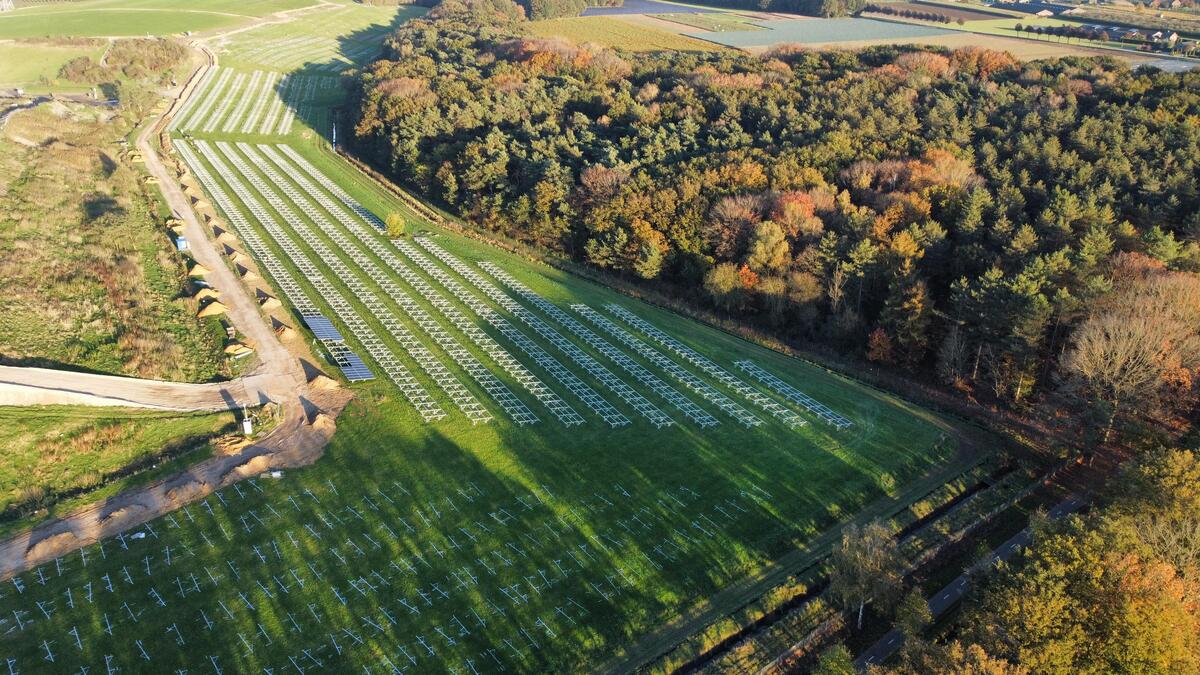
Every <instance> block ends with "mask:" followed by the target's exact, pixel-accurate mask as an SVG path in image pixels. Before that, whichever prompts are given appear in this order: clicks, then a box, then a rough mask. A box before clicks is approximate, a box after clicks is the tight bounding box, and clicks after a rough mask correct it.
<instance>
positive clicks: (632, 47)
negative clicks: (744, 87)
mask: <svg viewBox="0 0 1200 675" xmlns="http://www.w3.org/2000/svg"><path fill="white" fill-rule="evenodd" d="M687 16H716V15H711V14H689V15H687ZM643 18H645V17H641V16H634V15H631V16H619V17H618V16H612V17H609V16H582V17H573V18H568V19H546V20H543V21H533V22H531V23H530V24H529V28H530V31H531V32H532V33H533V34H534V35H537V36H539V37H547V38H548V37H564V38H567V39H568V40H572V41H574V42H595V43H597V44H602V45H606V46H608V47H615V48H617V49H625V50H628V51H632V52H643V51H661V50H677V51H692V52H702V51H715V50H718V49H721V47H720V46H719V45H715V44H712V43H711V42H706V41H703V40H697V39H694V38H690V37H687V36H684V35H680V34H678V33H675V32H671V31H667V30H663V29H660V28H657V27H654V26H650V25H646V24H644V23H641V22H637V21H636V20H637V19H643Z"/></svg>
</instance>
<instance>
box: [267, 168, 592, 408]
mask: <svg viewBox="0 0 1200 675" xmlns="http://www.w3.org/2000/svg"><path fill="white" fill-rule="evenodd" d="M279 147H280V148H281V149H282V150H283V151H284V152H287V151H289V150H291V148H289V147H287V146H279ZM259 149H260V150H261V151H262V152H263V154H264V155H266V156H267V157H269V158H270V159H271V161H272V162H274V163H275V165H276V166H278V167H279V168H280V169H282V170H283V171H284V172H285V173H287V175H288V176H290V177H291V179H292V180H293V181H295V182H296V184H297V185H299V186H300V188H301V189H302V190H303V191H305V192H306V193H307V194H308V195H309V196H310V197H312V198H314V199H316V200H317V202H319V203H320V205H321V206H322V207H323V208H324V209H325V210H326V211H327V212H328V213H330V214H331V215H332V216H333V217H334V218H335V219H337V220H338V221H339V222H341V223H342V225H343V226H345V227H346V229H347V230H349V231H350V232H351V233H352V234H353V235H354V236H355V237H357V238H358V240H359V241H360V242H361V243H362V244H363V245H365V246H366V247H367V248H368V249H369V250H370V251H371V252H372V253H374V254H375V255H376V256H377V257H378V258H379V259H380V260H382V261H383V262H384V264H386V265H387V266H388V267H390V268H391V269H392V270H393V271H394V272H396V273H397V274H398V275H399V276H400V277H401V278H402V279H403V280H404V281H405V283H407V284H408V285H409V286H410V287H412V288H413V289H414V290H415V291H416V292H417V294H418V295H420V296H421V297H423V298H424V299H425V300H426V301H428V302H429V303H430V304H431V305H432V306H433V307H434V308H435V309H436V310H437V311H438V312H439V313H440V314H441V315H442V316H443V317H445V318H446V319H447V320H448V321H449V322H450V323H451V324H452V325H453V326H454V327H455V328H457V329H459V330H460V331H461V332H462V333H463V334H464V335H466V336H467V338H468V339H470V340H471V341H472V342H473V343H474V344H476V345H477V346H478V347H479V348H480V349H482V350H483V351H484V353H485V354H487V355H488V357H489V358H490V359H492V361H494V362H495V363H496V364H498V365H499V366H500V367H501V368H503V369H504V371H505V372H507V373H508V374H509V375H511V376H512V377H513V379H515V380H516V381H517V382H518V383H519V384H520V385H521V386H522V387H524V388H525V389H526V390H527V391H529V392H530V393H531V394H533V396H534V397H535V398H537V399H538V400H539V401H541V402H542V403H543V404H544V405H545V406H546V407H547V408H548V409H549V410H550V411H551V414H553V415H554V416H555V417H557V418H558V419H559V421H561V422H563V423H564V424H566V425H568V426H571V425H575V424H582V423H583V417H582V416H580V415H579V413H577V412H575V411H574V410H573V409H572V408H571V406H569V405H568V404H567V403H566V401H563V400H562V398H561V397H560V396H559V395H558V394H556V393H555V392H554V391H553V390H551V389H550V388H549V387H547V386H546V385H545V384H543V383H542V381H541V380H540V379H538V377H537V376H536V375H534V374H533V373H531V372H529V370H528V369H527V368H525V366H523V365H522V364H521V363H520V362H519V361H517V360H516V359H515V358H513V356H512V355H511V354H510V353H509V352H508V351H507V350H505V349H504V348H503V347H501V346H500V344H499V343H497V342H496V341H495V340H494V339H492V338H491V336H489V335H488V334H487V333H485V332H483V330H481V329H480V328H479V326H477V325H476V324H475V322H473V321H471V320H470V319H469V318H467V316H466V315H464V314H463V313H462V312H461V311H459V310H458V308H457V307H455V306H454V305H453V304H452V303H451V302H450V301H449V300H448V299H446V298H445V297H444V296H442V295H441V294H440V293H438V292H437V291H435V290H434V289H433V287H432V286H430V285H429V284H428V283H426V281H425V280H424V278H422V277H421V276H420V275H419V274H417V273H416V272H415V271H414V270H413V269H412V268H410V267H409V266H408V265H406V264H404V262H403V261H401V260H400V257H399V256H398V255H396V251H395V249H394V247H393V246H392V245H391V244H389V243H387V242H384V241H383V240H381V239H380V238H379V237H378V236H376V235H375V234H374V233H373V232H372V231H371V230H370V229H369V228H368V227H366V226H364V225H363V224H362V219H361V218H360V219H358V220H356V219H355V218H354V217H353V216H351V215H350V214H348V213H347V212H346V211H345V210H344V209H343V208H341V206H339V205H337V204H336V203H334V201H333V200H332V199H330V198H329V197H328V196H326V194H325V191H322V190H320V189H318V187H317V186H316V185H314V184H313V183H312V182H310V181H309V180H308V178H306V175H307V176H311V177H312V178H313V180H316V181H317V182H318V183H320V184H321V186H322V187H324V188H325V190H326V191H328V192H329V193H331V194H334V195H337V194H338V193H339V192H340V193H341V196H340V197H339V199H342V200H343V203H345V205H346V206H348V207H349V208H351V210H353V211H355V213H358V212H359V209H361V205H359V204H358V202H356V201H354V200H353V199H351V198H350V196H349V195H346V194H345V193H344V192H341V190H340V189H336V190H335V189H332V188H336V186H335V185H334V183H333V182H332V181H330V180H329V179H328V178H327V177H326V176H324V175H323V174H321V173H320V171H318V170H317V169H316V168H315V167H313V166H312V165H311V164H309V163H308V162H307V160H304V159H303V158H301V157H299V156H298V155H295V154H294V152H292V153H289V155H290V156H292V157H294V158H297V159H298V160H299V161H294V160H289V159H286V158H284V157H282V156H281V155H280V154H279V153H278V152H276V149H275V146H269V145H263V146H259ZM355 207H358V208H355ZM362 210H363V211H365V209H362ZM367 213H370V212H367ZM372 218H373V220H372V221H368V222H371V223H372V224H374V223H375V222H377V221H378V219H377V218H374V216H372ZM378 226H379V227H382V223H379V225H378ZM396 293H397V294H398V295H396V294H393V298H395V299H397V300H398V301H400V302H401V304H402V305H405V306H407V308H408V310H409V311H410V313H412V314H414V315H423V318H422V319H421V320H422V321H423V322H425V323H426V324H427V325H428V324H432V322H433V319H432V317H429V316H428V314H427V313H426V312H425V311H424V309H423V308H421V307H420V305H419V304H418V303H416V301H415V300H414V299H413V298H412V297H411V296H410V295H408V294H407V293H403V292H400V291H399V290H398V289H397V291H396ZM432 329H434V327H433V326H431V330H432ZM436 330H441V328H440V326H436ZM458 349H462V347H461V346H459V347H458ZM464 351H465V350H464ZM476 363H478V362H476ZM479 366H482V364H479ZM473 367H474V366H473ZM488 376H489V377H492V376H491V375H490V373H488ZM481 377H482V375H481ZM492 379H494V380H495V382H496V383H497V384H499V385H500V386H501V387H503V386H504V385H503V383H501V382H500V381H499V380H498V379H496V378H494V377H492ZM488 391H489V393H490V394H491V395H492V396H493V398H496V399H497V401H498V402H499V403H500V404H501V406H502V407H505V408H506V410H508V411H509V414H510V416H512V417H513V419H514V420H516V421H517V422H518V423H519V424H524V423H532V422H535V421H537V416H536V415H534V414H533V412H532V411H530V410H529V409H528V408H525V407H524V404H523V403H521V402H520V400H519V399H517V398H516V396H515V395H513V394H512V392H511V391H508V389H507V387H504V388H503V389H500V388H499V387H496V388H494V389H489V390H488Z"/></svg>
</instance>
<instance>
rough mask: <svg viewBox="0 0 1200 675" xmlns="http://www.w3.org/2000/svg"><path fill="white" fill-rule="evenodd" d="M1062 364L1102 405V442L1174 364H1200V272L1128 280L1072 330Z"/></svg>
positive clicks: (1149, 398)
mask: <svg viewBox="0 0 1200 675" xmlns="http://www.w3.org/2000/svg"><path fill="white" fill-rule="evenodd" d="M1064 365H1065V366H1066V370H1067V372H1069V373H1071V374H1073V375H1075V376H1076V377H1078V378H1080V379H1082V380H1083V382H1084V383H1085V384H1086V387H1087V389H1088V390H1089V391H1090V392H1091V394H1092V395H1093V396H1094V397H1095V398H1096V399H1098V400H1099V401H1101V402H1103V403H1104V404H1105V405H1106V406H1107V418H1108V421H1107V424H1106V426H1105V431H1104V441H1105V442H1107V441H1108V439H1109V436H1110V435H1111V434H1112V429H1113V424H1114V422H1115V421H1116V418H1117V415H1118V414H1120V413H1121V412H1122V411H1123V410H1124V409H1126V408H1127V407H1128V406H1132V405H1136V404H1141V403H1147V402H1151V401H1153V400H1154V399H1155V398H1156V397H1157V395H1158V394H1159V393H1160V392H1161V391H1162V389H1163V388H1164V386H1165V385H1166V383H1167V381H1168V379H1167V378H1168V375H1170V373H1171V372H1172V371H1173V370H1178V369H1185V370H1192V369H1195V368H1197V367H1200V277H1196V276H1195V275H1191V274H1186V273H1156V274H1152V275H1147V276H1146V277H1144V278H1139V279H1134V280H1130V281H1127V282H1126V285H1125V286H1124V287H1123V288H1121V289H1119V290H1117V291H1115V292H1114V293H1113V295H1112V297H1111V298H1110V301H1109V302H1106V303H1103V305H1101V306H1099V307H1098V308H1097V309H1096V310H1094V311H1093V312H1092V314H1091V315H1090V316H1089V317H1088V318H1087V319H1086V320H1085V321H1084V322H1083V324H1082V325H1081V326H1080V327H1079V328H1078V329H1077V330H1076V331H1075V335H1074V339H1073V346H1072V348H1071V350H1070V351H1068V352H1067V354H1066V356H1065V358H1064Z"/></svg>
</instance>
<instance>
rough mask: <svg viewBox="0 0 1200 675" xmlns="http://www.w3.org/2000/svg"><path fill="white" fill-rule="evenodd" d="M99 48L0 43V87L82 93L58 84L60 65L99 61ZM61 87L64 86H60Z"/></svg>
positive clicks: (78, 86)
mask: <svg viewBox="0 0 1200 675" xmlns="http://www.w3.org/2000/svg"><path fill="white" fill-rule="evenodd" d="M103 53H104V46H103V45H92V46H73V45H54V44H45V43H37V42H0V87H22V88H24V89H29V90H34V89H40V88H41V87H43V86H45V87H48V88H51V89H53V90H55V91H62V90H63V89H64V88H75V89H86V88H88V87H85V86H81V85H78V84H75V83H59V82H58V81H57V78H58V71H59V69H60V68H62V66H63V64H64V63H66V62H67V61H70V60H71V59H73V58H76V57H79V56H90V57H92V59H93V60H95V59H99V58H100V55H101V54H103ZM62 85H65V86H62Z"/></svg>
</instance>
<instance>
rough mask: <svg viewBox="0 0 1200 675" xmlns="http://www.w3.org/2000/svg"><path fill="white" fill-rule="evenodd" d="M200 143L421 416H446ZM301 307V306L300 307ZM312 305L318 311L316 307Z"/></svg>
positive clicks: (202, 145)
mask: <svg viewBox="0 0 1200 675" xmlns="http://www.w3.org/2000/svg"><path fill="white" fill-rule="evenodd" d="M222 145H224V144H222ZM196 147H197V149H199V151H200V153H201V155H203V157H204V159H205V160H207V161H208V163H209V164H210V165H211V166H212V167H213V169H214V170H216V171H217V172H218V173H220V174H221V175H222V176H223V177H224V179H225V182H226V183H227V184H228V185H229V186H230V188H232V189H233V191H234V193H235V194H236V195H237V197H238V199H239V200H241V202H242V204H243V205H245V207H246V209H247V210H248V211H250V213H251V215H253V216H254V218H255V219H256V220H258V222H259V224H260V225H261V226H262V228H263V229H264V230H266V232H267V234H269V235H270V236H271V239H273V240H274V241H275V244H276V245H277V246H278V247H279V248H280V250H282V251H283V252H284V255H285V256H287V258H288V260H289V261H290V262H291V263H292V265H293V266H294V267H295V268H296V269H297V270H298V271H299V272H300V274H302V275H304V277H305V278H306V279H307V280H308V281H309V283H311V284H312V285H313V287H314V288H315V289H316V291H317V294H318V295H319V296H320V297H321V298H322V299H323V300H324V301H325V303H326V304H328V305H329V306H330V307H331V308H332V309H333V312H334V314H335V315H336V316H337V318H338V319H339V320H340V321H341V322H342V324H343V325H344V326H346V327H347V328H349V329H350V333H351V334H352V335H353V336H354V338H355V339H356V340H358V342H359V344H361V345H363V347H364V348H365V349H366V351H367V354H369V355H370V356H371V358H372V359H373V360H374V361H375V363H376V365H378V366H379V368H380V369H381V370H383V372H384V373H386V374H387V376H388V378H389V379H391V380H392V382H394V383H395V384H396V386H397V387H398V388H399V389H400V392H401V393H402V394H403V395H404V396H405V398H407V399H408V401H409V402H410V403H411V404H412V405H413V407H415V408H416V409H417V412H418V413H419V414H420V415H421V417H422V418H423V419H425V420H426V421H433V420H439V419H443V418H444V417H445V416H446V412H445V411H444V410H442V408H441V406H440V405H438V404H437V402H436V401H434V399H433V398H432V397H431V396H430V395H429V393H428V392H426V391H425V387H424V386H422V385H421V383H420V382H419V381H418V380H417V379H416V378H415V377H414V376H413V374H412V373H411V372H410V371H409V370H408V368H407V367H405V366H404V364H403V363H401V362H400V360H399V359H397V358H396V356H395V354H393V353H392V352H391V350H390V349H388V348H387V346H386V345H384V343H383V341H382V340H380V339H379V336H378V335H376V334H375V331H374V330H373V329H372V328H371V327H370V326H368V325H367V323H366V322H365V321H364V320H363V319H362V317H361V316H359V314H358V312H357V311H356V310H355V309H354V308H353V307H352V306H351V305H350V303H349V302H348V301H347V300H346V298H345V297H344V296H343V295H342V294H341V293H340V292H339V291H338V290H337V288H336V287H335V286H334V285H333V284H332V283H331V282H330V281H329V280H328V279H326V278H325V275H324V274H323V273H322V272H321V271H320V270H319V269H318V268H317V266H316V265H314V264H313V263H312V261H311V260H309V259H308V256H307V255H305V253H304V252H303V251H302V250H301V249H300V247H299V246H297V245H296V243H295V242H294V241H292V238H291V237H290V236H288V234H287V232H286V231H284V230H283V228H282V227H280V226H279V223H278V222H277V221H276V220H275V217H274V216H272V215H271V214H270V213H269V212H268V211H267V210H266V208H265V207H263V205H262V203H261V202H259V201H258V199H257V198H256V197H255V196H254V194H253V193H251V192H250V190H249V189H247V188H246V186H245V184H243V183H242V181H241V180H240V179H239V178H238V177H237V174H236V173H234V171H233V170H232V169H230V168H229V167H228V165H226V164H225V162H224V161H223V160H222V159H221V158H220V157H219V156H218V154H217V152H216V151H215V150H214V149H213V147H212V146H211V145H209V144H208V143H205V142H203V141H199V142H197V143H196ZM226 148H227V146H226ZM226 148H222V152H225V150H226ZM235 210H236V209H235ZM227 213H228V212H227ZM297 309H300V308H299V307H298V308H297ZM312 309H313V310H314V311H317V310H316V308H315V307H314V308H312Z"/></svg>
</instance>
